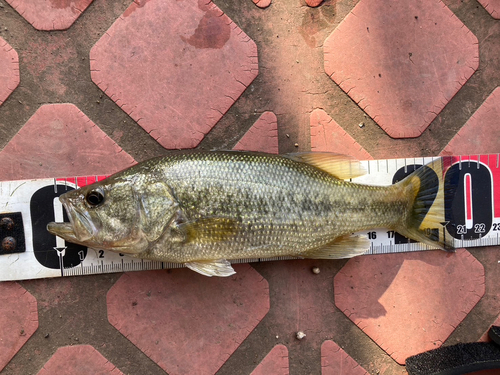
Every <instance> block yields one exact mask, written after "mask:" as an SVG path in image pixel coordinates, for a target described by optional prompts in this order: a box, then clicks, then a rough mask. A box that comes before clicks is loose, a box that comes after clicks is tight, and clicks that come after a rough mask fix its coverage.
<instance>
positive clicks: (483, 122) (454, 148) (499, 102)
mask: <svg viewBox="0 0 500 375" xmlns="http://www.w3.org/2000/svg"><path fill="white" fill-rule="evenodd" d="M499 118H500V87H497V88H496V89H495V90H494V91H493V92H492V93H491V94H490V96H488V98H487V99H486V100H485V101H484V103H483V104H482V105H481V106H480V107H479V108H478V110H477V111H476V112H475V113H474V114H473V115H472V116H471V117H470V118H469V120H468V121H467V122H466V123H465V125H464V126H463V127H462V129H460V130H459V132H458V133H457V134H455V136H454V137H453V139H452V140H451V141H450V142H449V143H448V144H447V145H446V147H445V148H444V149H443V151H442V152H441V153H442V154H444V155H477V154H478V153H484V154H487V153H492V154H494V153H498V152H499V151H500V144H499V142H498V140H499V139H500V123H499V122H498V119H499Z"/></svg>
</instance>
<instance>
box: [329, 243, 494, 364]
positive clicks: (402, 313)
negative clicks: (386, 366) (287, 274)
mask: <svg viewBox="0 0 500 375" xmlns="http://www.w3.org/2000/svg"><path fill="white" fill-rule="evenodd" d="M484 283H485V277H484V268H483V266H482V265H481V263H479V262H478V261H477V260H476V259H475V258H474V257H473V256H472V255H471V254H470V253H469V252H468V251H466V250H464V249H461V250H458V251H457V252H456V253H455V254H447V253H445V252H441V251H426V252H418V253H407V254H387V255H384V256H377V255H374V256H363V257H358V258H354V259H351V260H349V262H348V263H347V264H346V266H344V268H342V270H341V271H340V272H339V273H338V274H337V275H336V276H335V281H334V290H335V304H336V305H337V307H338V308H339V309H340V310H341V311H343V312H344V314H346V316H348V317H349V319H351V320H352V321H353V322H354V323H356V324H357V325H358V326H359V327H360V328H361V329H362V330H363V331H364V332H365V333H366V334H367V335H368V336H370V337H371V338H372V339H373V340H374V341H375V342H376V343H377V344H378V345H379V346H380V347H381V348H382V349H384V350H385V351H386V352H387V353H388V354H389V355H390V356H391V357H392V358H394V359H395V360H396V361H397V362H398V363H400V364H404V361H405V359H406V358H407V357H409V356H411V355H414V354H418V353H421V352H423V351H426V350H431V349H435V348H436V347H439V346H440V345H441V344H442V343H443V342H444V341H445V340H446V339H447V338H448V336H449V335H450V334H451V333H452V332H453V331H454V329H455V327H457V326H458V324H460V322H461V321H462V320H463V319H464V318H465V316H467V314H468V313H469V312H470V311H471V309H472V308H473V307H474V306H475V305H476V303H477V302H478V301H479V299H480V298H481V297H482V296H483V294H484V291H485V285H484ZM457 306H460V308H457Z"/></svg>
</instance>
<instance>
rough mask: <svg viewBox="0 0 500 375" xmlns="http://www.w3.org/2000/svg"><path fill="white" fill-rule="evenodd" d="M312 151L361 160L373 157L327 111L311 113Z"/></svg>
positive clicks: (318, 110) (316, 110)
mask: <svg viewBox="0 0 500 375" xmlns="http://www.w3.org/2000/svg"><path fill="white" fill-rule="evenodd" d="M310 125H311V151H327V152H335V153H337V154H344V155H350V156H353V157H355V158H357V159H359V160H369V159H373V158H372V156H371V155H370V154H369V153H368V152H367V151H366V150H365V149H364V148H363V147H362V146H361V145H360V144H359V143H358V142H356V141H355V140H354V138H353V137H351V136H350V135H349V134H347V132H346V131H345V130H344V129H342V128H341V127H340V125H339V124H337V123H336V122H335V120H334V119H332V118H331V117H330V116H329V115H328V114H327V113H326V112H325V111H323V110H322V109H315V110H314V111H313V112H312V113H311V122H310Z"/></svg>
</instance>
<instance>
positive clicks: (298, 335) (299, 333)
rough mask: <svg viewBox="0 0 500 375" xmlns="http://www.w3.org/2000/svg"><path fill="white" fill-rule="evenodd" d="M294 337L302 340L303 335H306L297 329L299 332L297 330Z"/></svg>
mask: <svg viewBox="0 0 500 375" xmlns="http://www.w3.org/2000/svg"><path fill="white" fill-rule="evenodd" d="M296 337H297V339H298V340H302V339H303V338H304V337H306V334H305V333H304V332H302V331H299V332H297V335H296Z"/></svg>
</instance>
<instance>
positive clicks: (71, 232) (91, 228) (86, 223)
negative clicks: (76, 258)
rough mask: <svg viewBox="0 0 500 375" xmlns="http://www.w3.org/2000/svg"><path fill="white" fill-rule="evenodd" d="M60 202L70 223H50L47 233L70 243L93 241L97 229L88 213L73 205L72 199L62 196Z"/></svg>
mask: <svg viewBox="0 0 500 375" xmlns="http://www.w3.org/2000/svg"><path fill="white" fill-rule="evenodd" d="M59 200H60V201H61V203H62V205H63V207H64V209H65V210H66V212H67V214H68V218H69V223H68V222H63V223H55V222H50V223H48V224H47V231H48V232H49V233H51V234H53V235H55V236H58V237H61V238H63V239H64V240H66V241H69V242H75V243H83V242H85V241H88V240H90V239H92V237H93V236H94V235H95V234H96V233H97V228H96V227H95V225H94V224H93V223H92V221H91V220H89V218H88V216H87V214H86V212H85V211H82V210H80V209H78V208H77V207H75V206H74V205H73V204H71V198H67V197H64V196H60V197H59Z"/></svg>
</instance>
